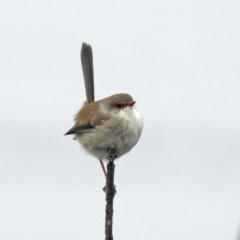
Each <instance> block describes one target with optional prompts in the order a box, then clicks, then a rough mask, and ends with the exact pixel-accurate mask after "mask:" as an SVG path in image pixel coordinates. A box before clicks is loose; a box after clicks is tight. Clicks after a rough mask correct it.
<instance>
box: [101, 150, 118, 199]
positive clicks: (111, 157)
mask: <svg viewBox="0 0 240 240" xmlns="http://www.w3.org/2000/svg"><path fill="white" fill-rule="evenodd" d="M116 158H117V150H116V148H114V146H111V147H110V149H109V155H108V157H107V160H108V161H109V163H108V164H107V168H108V171H107V175H106V180H107V181H106V186H105V187H104V188H103V191H104V192H105V193H106V194H108V193H112V194H113V195H115V194H116V192H117V191H116V189H115V188H116V186H115V185H114V184H110V185H109V184H108V183H109V179H110V178H112V177H114V166H115V165H114V160H115V159H116ZM110 168H111V169H112V171H113V172H109V169H110ZM112 180H113V179H112Z"/></svg>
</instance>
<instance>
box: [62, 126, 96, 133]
mask: <svg viewBox="0 0 240 240" xmlns="http://www.w3.org/2000/svg"><path fill="white" fill-rule="evenodd" d="M93 128H94V127H93V126H91V125H90V124H88V125H79V124H77V123H76V124H75V125H74V126H73V127H72V128H71V129H70V130H69V131H67V132H66V133H65V134H64V135H69V134H76V133H87V132H91V130H92V129H93Z"/></svg>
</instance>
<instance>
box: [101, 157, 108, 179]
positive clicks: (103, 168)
mask: <svg viewBox="0 0 240 240" xmlns="http://www.w3.org/2000/svg"><path fill="white" fill-rule="evenodd" d="M99 162H100V164H101V167H102V170H103V173H104V176H105V178H107V172H106V169H105V167H104V164H103V161H102V160H101V159H99Z"/></svg>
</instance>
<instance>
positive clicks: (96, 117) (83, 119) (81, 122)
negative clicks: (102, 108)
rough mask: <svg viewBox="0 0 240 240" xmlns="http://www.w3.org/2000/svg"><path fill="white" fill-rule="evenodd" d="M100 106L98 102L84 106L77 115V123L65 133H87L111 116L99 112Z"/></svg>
mask: <svg viewBox="0 0 240 240" xmlns="http://www.w3.org/2000/svg"><path fill="white" fill-rule="evenodd" d="M98 106H99V105H98V104H96V103H89V104H86V105H85V106H83V107H82V109H81V110H80V111H79V112H78V113H77V114H76V116H75V119H74V120H75V122H76V124H75V125H74V126H73V127H72V128H71V129H70V130H69V131H68V132H67V133H66V134H65V135H69V134H76V133H86V132H89V131H91V130H92V129H93V128H94V127H96V126H99V125H102V124H103V122H104V121H106V120H107V119H108V118H109V116H108V115H106V114H103V113H100V114H99V111H98Z"/></svg>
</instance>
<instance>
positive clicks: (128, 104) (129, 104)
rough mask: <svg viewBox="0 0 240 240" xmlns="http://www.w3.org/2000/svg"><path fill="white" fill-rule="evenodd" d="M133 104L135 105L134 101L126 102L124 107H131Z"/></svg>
mask: <svg viewBox="0 0 240 240" xmlns="http://www.w3.org/2000/svg"><path fill="white" fill-rule="evenodd" d="M135 103H136V101H133V102H127V103H126V106H128V107H129V106H133V105H134V104H135Z"/></svg>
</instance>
